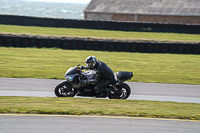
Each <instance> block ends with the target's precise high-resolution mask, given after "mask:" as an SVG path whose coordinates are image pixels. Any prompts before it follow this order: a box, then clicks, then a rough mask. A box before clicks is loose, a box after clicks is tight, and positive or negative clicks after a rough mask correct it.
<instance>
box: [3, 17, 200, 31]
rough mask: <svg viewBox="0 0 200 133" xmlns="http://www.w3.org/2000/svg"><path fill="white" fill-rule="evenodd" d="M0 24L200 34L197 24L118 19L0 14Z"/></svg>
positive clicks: (199, 27) (199, 26)
mask: <svg viewBox="0 0 200 133" xmlns="http://www.w3.org/2000/svg"><path fill="white" fill-rule="evenodd" d="M0 24H8V25H22V26H43V27H64V28H83V29H100V30H119V31H140V32H141V31H142V32H173V33H190V34H200V25H198V24H196V25H195V24H193V25H189V24H165V23H139V22H124V21H123V22H120V21H98V20H75V19H55V18H39V17H27V16H13V15H0Z"/></svg>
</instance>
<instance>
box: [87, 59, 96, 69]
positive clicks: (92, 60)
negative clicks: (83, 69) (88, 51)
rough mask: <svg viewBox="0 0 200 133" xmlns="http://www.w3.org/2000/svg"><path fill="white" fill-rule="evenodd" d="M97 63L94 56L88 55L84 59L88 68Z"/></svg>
mask: <svg viewBox="0 0 200 133" xmlns="http://www.w3.org/2000/svg"><path fill="white" fill-rule="evenodd" d="M96 63H97V59H96V57H95V56H88V57H87V58H86V60H85V64H86V66H87V67H88V68H90V69H92V68H94V66H95V65H96Z"/></svg>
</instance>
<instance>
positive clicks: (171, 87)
mask: <svg viewBox="0 0 200 133" xmlns="http://www.w3.org/2000/svg"><path fill="white" fill-rule="evenodd" d="M61 81H63V80H55V79H21V78H0V96H34V97H55V94H54V92H53V91H54V88H55V86H56V85H57V84H58V83H60V82H61ZM127 83H128V84H129V85H130V87H131V89H132V93H131V95H130V97H129V98H128V99H129V100H153V101H174V102H183V103H200V85H187V84H162V83H137V82H127Z"/></svg>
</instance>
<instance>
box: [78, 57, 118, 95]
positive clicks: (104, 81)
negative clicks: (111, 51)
mask: <svg viewBox="0 0 200 133" xmlns="http://www.w3.org/2000/svg"><path fill="white" fill-rule="evenodd" d="M85 64H86V67H84V66H81V69H90V70H94V71H96V78H95V79H87V80H82V81H81V83H83V84H97V85H96V86H95V88H94V90H95V92H96V93H97V94H99V95H100V96H102V95H105V94H104V93H101V92H107V89H106V88H105V87H106V86H107V85H109V84H110V83H112V82H113V79H114V73H113V71H112V69H110V67H108V66H107V65H106V64H105V63H104V62H102V61H100V60H97V59H96V57H95V56H88V57H87V58H86V60H85Z"/></svg>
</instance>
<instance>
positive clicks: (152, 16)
mask: <svg viewBox="0 0 200 133" xmlns="http://www.w3.org/2000/svg"><path fill="white" fill-rule="evenodd" d="M84 12H85V19H92V20H114V21H134V22H153V23H154V22H155V23H157V22H161V23H181V24H200V0H92V1H91V2H90V3H89V4H88V6H87V7H86V9H85V11H84Z"/></svg>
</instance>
